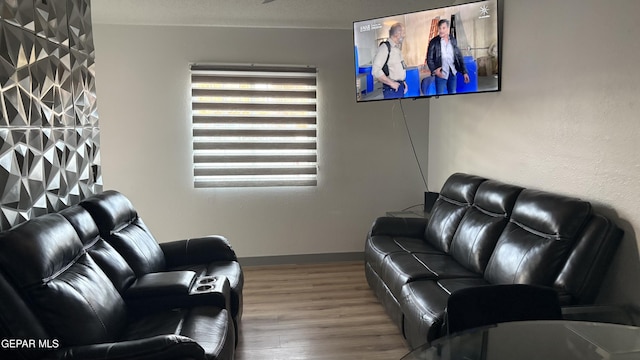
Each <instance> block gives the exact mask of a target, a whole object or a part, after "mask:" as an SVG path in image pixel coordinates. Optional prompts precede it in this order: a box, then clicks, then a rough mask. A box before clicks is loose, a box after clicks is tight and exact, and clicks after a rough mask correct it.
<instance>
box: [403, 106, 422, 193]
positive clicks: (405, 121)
mask: <svg viewBox="0 0 640 360" xmlns="http://www.w3.org/2000/svg"><path fill="white" fill-rule="evenodd" d="M398 102H399V103H400V111H402V120H403V121H404V127H405V129H407V135H409V143H411V150H413V156H414V157H415V158H416V163H417V164H418V170H420V176H421V177H422V182H423V183H424V187H425V189H427V191H429V185H427V179H426V178H425V177H424V172H423V171H422V166H421V165H420V160H419V159H418V153H417V152H416V147H415V146H414V145H413V138H412V137H411V131H409V124H407V116H406V115H405V113H404V107H403V106H402V99H398Z"/></svg>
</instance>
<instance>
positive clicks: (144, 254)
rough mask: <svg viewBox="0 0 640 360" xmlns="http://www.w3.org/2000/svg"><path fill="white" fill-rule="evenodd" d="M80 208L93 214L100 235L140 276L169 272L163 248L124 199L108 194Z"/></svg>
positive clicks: (85, 202)
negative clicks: (166, 268) (166, 269)
mask: <svg viewBox="0 0 640 360" xmlns="http://www.w3.org/2000/svg"><path fill="white" fill-rule="evenodd" d="M80 206H82V207H83V208H85V209H86V210H87V211H88V212H89V213H90V214H91V217H93V220H94V221H95V223H96V224H97V225H98V229H99V230H100V235H101V236H102V237H103V238H104V239H105V240H106V241H107V242H108V243H109V244H111V245H112V246H113V247H114V248H115V249H116V250H117V251H118V252H119V253H120V255H122V257H124V259H125V260H127V263H128V264H129V266H131V268H132V269H133V271H134V272H135V274H136V276H142V275H144V274H147V273H150V272H158V271H163V270H165V266H166V264H165V260H164V254H163V252H162V249H160V245H158V242H157V241H156V239H155V238H154V237H153V235H152V234H151V231H149V229H148V228H147V226H146V225H145V224H144V222H143V221H142V219H141V218H140V217H139V216H138V212H137V211H136V209H134V208H133V205H132V204H131V202H130V201H129V199H127V198H126V197H125V196H124V195H122V194H121V193H119V192H117V191H112V190H111V191H105V192H103V193H101V194H98V195H95V196H93V197H91V198H89V199H87V200H84V201H83V202H81V203H80Z"/></svg>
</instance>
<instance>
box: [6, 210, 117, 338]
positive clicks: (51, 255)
mask: <svg viewBox="0 0 640 360" xmlns="http://www.w3.org/2000/svg"><path fill="white" fill-rule="evenodd" d="M0 266H1V267H2V268H3V270H4V271H5V272H6V273H7V274H8V276H9V277H10V278H11V279H12V280H13V282H14V283H15V284H16V286H17V287H18V288H19V289H20V290H21V291H22V292H23V293H24V295H25V298H27V299H29V302H30V304H31V306H33V309H34V312H35V313H36V315H37V316H38V317H39V318H40V319H41V321H42V322H43V323H44V324H45V326H46V327H47V328H48V330H49V333H50V334H51V335H52V336H54V337H58V338H59V339H60V341H61V343H62V345H64V346H69V345H84V344H92V343H99V342H106V341H113V340H114V339H115V338H116V336H117V334H119V333H120V331H121V330H122V329H123V327H124V325H125V321H126V309H125V305H124V301H123V300H122V298H121V297H120V294H119V293H118V291H117V290H116V288H115V287H114V286H113V284H112V283H111V281H110V280H109V279H108V278H107V276H106V275H105V274H104V272H103V271H102V270H101V269H100V267H99V266H98V265H97V264H96V263H95V262H94V261H93V259H92V258H91V257H90V256H89V255H88V254H87V253H86V252H85V251H84V250H83V244H82V242H81V241H80V239H79V238H78V236H77V234H76V232H75V230H74V228H73V226H71V224H70V223H69V222H68V221H67V220H66V219H65V218H64V217H63V216H62V215H60V214H48V215H44V216H41V217H39V218H35V219H33V220H31V221H28V222H26V223H23V224H22V225H20V226H18V227H15V228H13V229H12V230H10V231H7V232H5V233H3V234H2V235H0Z"/></svg>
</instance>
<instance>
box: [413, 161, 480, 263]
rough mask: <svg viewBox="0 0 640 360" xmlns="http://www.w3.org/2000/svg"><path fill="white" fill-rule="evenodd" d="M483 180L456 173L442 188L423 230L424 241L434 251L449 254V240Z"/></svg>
mask: <svg viewBox="0 0 640 360" xmlns="http://www.w3.org/2000/svg"><path fill="white" fill-rule="evenodd" d="M483 181H485V179H484V178H481V177H478V176H474V175H467V174H461V173H456V174H453V175H451V176H450V177H449V178H448V179H447V181H446V182H445V183H444V185H443V186H442V190H441V191H440V196H438V200H436V202H435V204H434V205H433V209H432V210H431V217H430V218H429V223H428V224H427V228H426V230H425V240H426V241H427V242H428V243H429V244H431V245H433V246H434V247H435V248H436V249H439V250H441V251H444V252H449V247H450V245H451V240H452V239H453V235H454V234H455V232H456V229H457V228H458V225H459V224H460V220H462V217H463V216H464V214H465V213H466V212H467V210H468V209H469V208H470V207H471V204H472V203H473V199H474V197H475V195H476V191H477V190H478V186H480V184H481V183H482V182H483Z"/></svg>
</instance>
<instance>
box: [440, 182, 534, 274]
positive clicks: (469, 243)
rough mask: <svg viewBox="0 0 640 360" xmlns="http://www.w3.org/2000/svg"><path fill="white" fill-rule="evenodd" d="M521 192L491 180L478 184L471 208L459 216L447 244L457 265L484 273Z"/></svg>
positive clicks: (512, 186)
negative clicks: (457, 224)
mask: <svg viewBox="0 0 640 360" xmlns="http://www.w3.org/2000/svg"><path fill="white" fill-rule="evenodd" d="M521 191H522V188H521V187H519V186H514V185H508V184H503V183H501V182H498V181H495V180H487V181H485V182H483V183H482V184H480V186H479V187H478V191H477V192H476V195H475V198H474V200H473V205H472V206H471V208H470V209H469V210H468V211H467V212H466V213H465V215H464V216H463V217H462V220H461V221H460V225H459V226H458V229H457V230H456V232H455V234H454V236H453V240H452V241H451V249H450V254H451V256H453V258H454V259H456V261H458V263H460V264H461V265H462V266H464V267H466V268H467V269H469V270H471V271H475V272H476V273H479V274H482V273H484V270H485V268H486V266H487V263H488V262H489V258H490V257H491V254H492V253H493V249H494V248H495V246H496V243H497V242H498V238H499V237H500V234H502V231H503V230H504V228H505V226H506V225H507V223H508V221H509V218H510V217H511V211H512V210H513V205H514V204H515V202H516V199H517V198H518V195H519V194H520V192H521Z"/></svg>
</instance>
